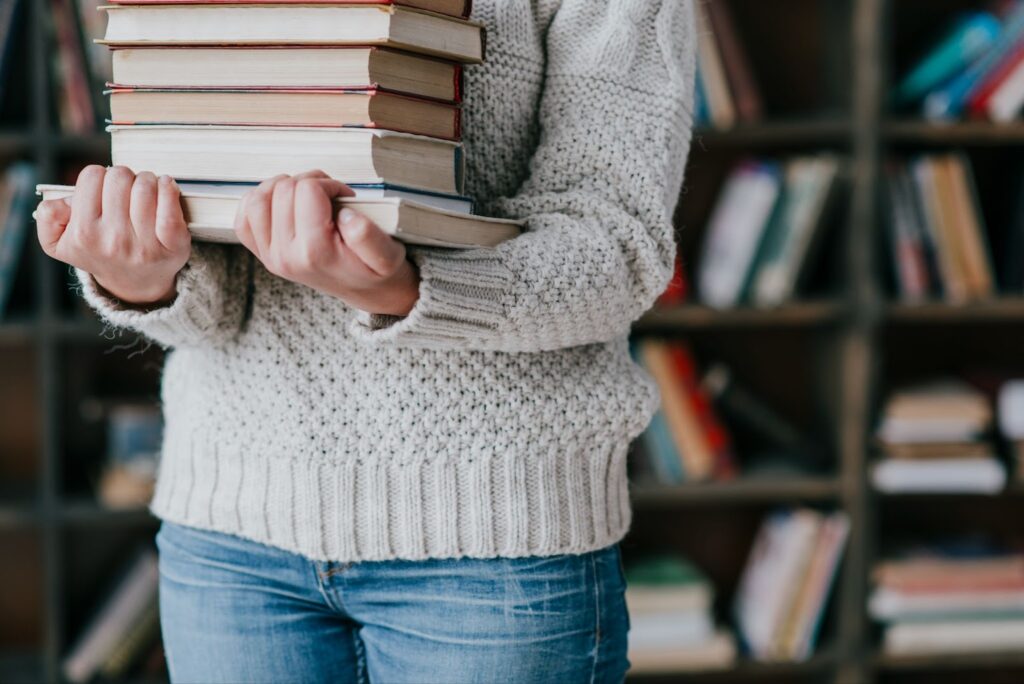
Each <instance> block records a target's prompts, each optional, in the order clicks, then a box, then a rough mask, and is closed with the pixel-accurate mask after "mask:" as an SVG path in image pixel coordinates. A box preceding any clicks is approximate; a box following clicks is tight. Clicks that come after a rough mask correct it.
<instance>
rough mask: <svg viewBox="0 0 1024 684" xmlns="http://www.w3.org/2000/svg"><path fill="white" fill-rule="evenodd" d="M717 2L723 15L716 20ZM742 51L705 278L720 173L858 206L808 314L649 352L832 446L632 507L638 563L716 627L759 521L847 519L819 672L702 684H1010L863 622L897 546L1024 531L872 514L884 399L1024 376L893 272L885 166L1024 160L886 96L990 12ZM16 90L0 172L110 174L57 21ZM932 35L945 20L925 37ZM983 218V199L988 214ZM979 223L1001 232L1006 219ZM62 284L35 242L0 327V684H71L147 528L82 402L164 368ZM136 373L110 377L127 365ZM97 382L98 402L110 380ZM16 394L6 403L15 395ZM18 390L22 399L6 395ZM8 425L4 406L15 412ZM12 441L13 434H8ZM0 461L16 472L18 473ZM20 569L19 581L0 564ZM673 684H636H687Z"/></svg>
mask: <svg viewBox="0 0 1024 684" xmlns="http://www.w3.org/2000/svg"><path fill="white" fill-rule="evenodd" d="M716 1H721V0H716ZM727 1H728V2H729V3H730V6H731V7H732V9H733V12H734V15H735V17H736V20H737V24H738V26H739V28H740V32H741V34H742V35H743V37H744V38H745V39H749V41H748V42H749V45H747V49H748V51H749V53H750V54H751V56H752V57H753V62H754V69H755V72H756V73H755V75H756V77H757V78H758V81H759V83H760V84H761V86H762V88H763V90H764V94H765V105H766V111H767V116H766V117H765V120H764V123H758V124H749V125H742V126H738V127H736V128H734V129H731V130H728V131H720V130H713V129H699V130H697V131H695V134H694V143H693V151H692V154H691V159H690V170H689V172H688V175H687V181H686V183H687V188H686V190H685V194H684V196H683V198H682V203H681V208H680V213H679V224H680V227H681V228H682V229H683V230H682V233H681V236H682V237H681V247H682V250H683V253H684V255H687V256H688V258H690V259H691V260H692V257H693V255H694V253H695V250H696V247H697V245H698V244H699V238H700V236H701V229H700V226H701V225H702V223H703V221H704V220H705V219H706V218H707V214H708V212H709V211H710V206H711V204H712V202H713V200H714V196H715V193H716V191H717V189H718V187H719V186H720V184H721V181H722V178H723V177H724V174H725V172H726V171H727V169H728V168H729V166H730V165H731V164H732V163H733V162H735V161H736V160H737V159H739V158H742V157H743V156H746V155H748V154H752V155H785V154H790V153H801V152H808V151H815V150H832V151H836V152H839V153H841V154H843V155H845V156H847V157H848V158H849V159H850V161H851V175H850V179H849V180H850V182H849V195H848V197H847V199H846V202H845V204H844V205H843V210H842V212H843V213H842V215H841V217H840V220H839V221H838V224H837V225H836V226H834V227H833V231H832V232H833V233H834V235H833V236H832V239H831V240H830V245H829V246H828V249H827V250H826V251H825V252H824V253H823V257H822V259H823V264H822V268H821V270H822V277H821V278H816V283H815V287H814V295H813V296H812V297H811V298H809V299H807V300H805V301H798V302H794V303H791V304H787V305H785V306H782V307H779V308H778V309H772V310H757V309H752V308H739V309H736V310H730V311H715V310H711V309H707V308H705V307H701V306H697V305H687V306H683V307H679V308H677V309H673V310H668V311H658V312H654V313H651V314H649V315H647V316H645V317H644V318H643V320H642V321H640V323H638V324H637V326H636V329H635V332H636V335H638V336H655V337H665V338H673V339H686V340H687V341H689V342H690V343H691V345H692V346H693V347H694V349H695V351H696V352H697V355H698V357H699V358H701V357H711V358H715V359H718V358H724V359H725V360H727V361H728V362H729V363H730V365H733V366H735V367H736V369H737V373H738V374H741V375H742V376H743V378H744V379H745V380H748V379H749V381H750V382H751V383H752V384H753V385H754V386H756V388H757V389H758V390H763V391H764V392H765V393H766V396H767V397H769V398H770V399H771V400H773V401H774V402H776V403H778V405H780V406H782V407H784V408H785V409H786V410H787V412H789V413H790V414H794V415H797V416H798V417H799V418H800V424H801V426H803V427H805V428H806V429H808V430H812V431H814V432H815V433H816V434H817V435H819V436H820V437H821V438H822V439H823V441H824V442H825V443H826V445H827V447H828V452H829V462H830V463H831V465H832V467H831V469H830V470H829V471H828V472H825V473H822V474H815V475H810V476H809V475H801V476H793V477H781V478H780V477H773V478H770V477H747V478H741V479H739V480H737V481H735V482H728V483H716V484H708V485H698V484H692V485H684V486H679V487H673V488H650V487H645V488H641V487H638V488H636V489H635V491H634V504H635V509H636V514H635V525H634V529H633V532H632V534H631V536H630V537H629V538H628V539H627V541H626V542H625V544H624V551H625V553H626V555H627V557H628V556H629V555H630V554H633V553H638V552H641V551H644V550H646V549H650V548H672V549H678V550H680V551H683V552H685V553H687V555H691V556H693V557H695V559H696V560H698V561H699V562H700V563H701V565H702V566H704V567H707V568H708V570H709V574H711V576H712V577H713V579H714V580H715V581H716V585H717V588H718V590H719V600H720V603H722V604H723V605H722V606H720V612H724V610H725V609H724V606H725V604H726V602H727V600H728V599H729V597H730V595H731V592H732V591H733V590H734V588H735V583H736V581H737V576H738V573H739V571H740V569H741V567H742V564H743V560H744V557H745V554H746V552H747V550H748V547H749V544H750V540H751V538H752V536H753V534H754V532H755V531H756V526H757V522H758V521H759V520H760V518H761V516H763V514H764V513H765V512H766V511H768V510H771V509H772V508H775V507H777V506H783V505H790V504H806V505H809V506H812V507H820V508H840V509H842V510H844V511H846V512H847V513H848V515H849V516H850V519H851V521H852V523H853V527H852V535H851V538H850V541H849V546H848V547H847V553H846V554H845V557H844V561H843V567H842V572H841V575H840V578H839V582H838V583H837V586H836V589H835V591H834V592H833V597H832V599H831V603H830V606H829V608H828V610H827V616H826V624H825V628H824V631H823V638H822V641H821V644H820V647H819V650H818V652H817V654H815V655H814V657H813V658H811V659H810V660H809V661H807V662H804V663H795V664H779V665H771V664H759V663H754V662H749V661H745V660H741V661H740V662H739V663H738V664H737V666H736V667H735V668H733V669H730V670H728V671H724V672H697V673H693V674H687V675H686V677H685V681H694V682H705V681H706V682H835V683H837V684H855V683H859V682H917V681H928V682H936V681H950V682H955V681H962V680H964V679H966V678H967V677H972V678H973V679H974V681H977V682H979V683H981V682H988V681H992V682H998V681H1019V680H1020V677H1021V676H1022V675H1024V658H1022V657H1021V656H1020V655H1019V654H1008V655H1005V656H999V655H977V656H956V657H952V656H950V657H929V658H913V659H904V658H898V659H897V658H891V657H887V656H883V655H881V654H880V653H879V651H878V649H877V646H876V644H877V639H878V634H877V630H876V628H875V627H874V626H873V625H872V623H871V622H870V621H869V620H868V618H867V616H866V614H865V603H866V597H867V594H868V590H869V588H870V587H869V569H870V567H871V564H872V563H873V561H874V560H875V559H876V558H877V557H878V556H879V554H880V553H881V550H882V549H883V548H885V546H886V545H887V544H889V543H891V542H892V541H894V540H896V539H898V538H901V537H904V536H910V537H912V536H915V535H920V534H929V533H939V532H942V531H943V530H944V528H947V527H949V526H951V525H952V526H957V525H958V526H961V527H966V528H970V527H971V526H975V527H986V526H988V527H991V528H992V529H995V530H999V531H1000V532H1004V533H1006V534H1008V535H1012V534H1013V533H1014V530H1013V529H1012V528H1013V523H1015V522H1017V521H1019V520H1021V516H1022V514H1024V489H1021V488H1019V487H1016V488H1011V489H1010V490H1009V491H1007V492H1006V493H1004V494H1002V495H1000V496H997V497H931V496H879V495H877V494H876V493H874V492H873V491H872V490H871V489H870V487H869V485H868V482H867V477H866V473H867V464H868V459H869V455H870V454H869V452H870V443H869V431H870V427H871V425H872V423H873V420H874V417H875V412H876V411H877V408H878V404H879V400H880V398H881V397H883V396H884V394H885V391H886V390H887V389H888V388H889V387H891V386H892V385H893V384H894V383H896V382H898V381H902V380H904V379H908V378H913V377H914V376H915V375H918V374H922V373H926V372H928V371H935V370H942V369H946V368H958V367H960V366H961V365H964V364H967V363H969V362H970V361H971V359H972V358H984V359H986V360H989V361H991V362H993V363H994V364H996V365H999V366H1000V367H1008V368H1011V369H1013V368H1017V369H1019V370H1022V371H1024V368H1022V365H1024V364H1022V362H1021V361H1019V360H1018V359H1019V358H1020V349H1021V348H1022V347H1024V298H1021V297H1005V298H997V299H993V300H991V301H986V302H980V303H975V304H971V305H969V306H951V305H948V304H943V303H928V304H923V305H918V306H909V305H904V304H900V303H896V302H894V301H892V299H891V295H890V294H889V292H890V289H889V286H888V284H887V282H886V278H885V275H884V273H885V270H886V268H885V263H884V260H883V258H882V257H881V256H880V244H881V240H882V236H883V228H882V222H881V216H882V212H881V208H880V206H879V199H878V198H879V193H878V190H879V176H880V162H881V160H882V159H884V157H885V156H886V155H887V154H888V152H889V151H890V150H916V149H945V148H963V149H965V150H967V152H968V154H969V155H970V156H971V157H972V160H973V159H975V158H976V159H977V160H978V161H979V163H981V164H982V165H983V166H985V167H986V168H988V169H989V173H991V169H992V168H993V167H998V165H999V164H1000V163H1001V162H1002V160H1005V159H1006V158H1007V157H1008V156H1009V155H1012V154H1016V153H1019V152H1020V151H1021V149H1022V148H1024V124H1021V123H1015V124H1007V125H999V126H996V125H990V124H982V123H973V122H972V123H957V124H950V125H944V126H935V125H931V124H927V123H923V122H921V121H920V120H916V119H908V118H906V117H905V116H902V115H900V116H894V115H890V114H889V113H888V112H887V111H886V109H885V107H884V104H883V102H884V93H885V92H886V88H887V84H888V83H889V82H890V81H891V79H892V76H893V74H895V73H901V72H902V70H903V69H904V68H905V66H906V64H907V63H908V62H909V60H911V59H912V58H913V56H914V54H915V51H916V50H918V48H920V46H921V43H922V41H925V40H926V39H927V35H926V34H927V33H928V31H927V30H926V29H927V26H925V25H930V26H934V25H936V24H937V23H939V22H940V21H941V20H942V19H943V18H944V17H946V16H949V15H950V14H951V13H953V12H955V11H957V10H960V9H963V8H967V7H979V6H981V5H982V4H983V3H982V2H981V1H980V0H778V2H772V3H766V2H763V1H762V0H727ZM24 3H25V9H26V10H27V11H26V12H24V13H23V16H22V18H21V19H22V21H23V28H24V30H23V31H22V35H23V39H22V43H23V44H22V45H19V46H18V50H19V52H18V53H17V54H18V57H19V58H18V59H16V60H15V65H16V66H15V68H16V69H18V70H20V71H22V72H23V73H19V74H17V75H15V78H16V83H17V84H18V87H19V89H18V90H16V91H12V92H20V93H24V94H25V96H26V97H25V98H24V103H23V104H21V105H19V106H17V107H15V108H14V111H13V112H10V113H7V112H5V118H4V119H2V120H0V159H3V160H5V161H6V160H13V159H30V160H32V161H34V162H35V164H36V165H37V167H38V169H39V173H40V178H41V180H44V181H47V182H54V181H57V180H59V177H58V174H59V173H60V171H61V169H62V168H63V167H64V165H65V164H68V163H74V162H104V161H106V160H107V155H108V139H107V137H106V136H105V135H104V134H102V133H95V134H89V135H84V136H69V135H65V134H63V133H61V132H60V131H59V130H58V127H57V124H56V117H55V116H54V115H53V97H52V92H51V87H50V84H51V78H50V75H49V61H50V55H51V53H52V49H53V45H52V41H51V38H50V36H49V35H48V32H47V30H46V17H47V12H49V8H48V5H49V3H48V2H46V1H45V0H24ZM924 13H928V14H929V16H930V17H932V18H933V19H934V20H932V19H929V21H927V22H922V21H920V20H919V19H918V20H915V17H919V15H923V14H924ZM986 199H987V197H986V196H983V201H984V200H986ZM993 202H994V204H993V207H991V208H989V207H986V211H990V210H991V211H992V212H995V213H996V215H998V213H999V212H1001V211H1003V209H1002V208H1000V207H999V206H996V205H998V203H999V202H998V198H995V199H994V200H993ZM66 283H67V280H66V274H65V271H64V269H62V268H61V267H60V266H59V265H58V264H55V263H53V262H51V261H49V260H48V259H47V258H45V257H44V256H43V255H42V253H41V252H40V251H39V250H38V248H36V247H35V244H34V242H31V241H30V245H29V247H28V249H27V250H26V255H25V262H24V267H23V268H22V269H21V274H20V275H19V285H18V286H17V289H16V290H15V297H16V299H17V300H18V302H19V305H18V306H15V307H14V310H13V311H12V312H11V314H10V316H8V318H6V319H3V320H2V321H0V349H2V350H3V356H2V357H0V378H3V379H4V382H3V383H0V406H2V407H6V406H7V405H9V404H11V403H12V402H11V396H14V395H16V397H17V398H18V400H19V403H20V405H21V406H22V408H21V410H20V411H19V412H17V414H16V415H14V416H10V417H6V418H5V417H3V416H2V413H3V412H0V483H2V485H0V557H2V558H4V559H5V560H4V561H3V562H0V681H11V682H18V681H25V682H59V681H61V678H60V675H59V671H60V670H59V668H60V662H61V659H62V657H63V655H64V654H65V653H66V652H67V649H68V646H69V643H70V641H72V640H73V639H74V637H75V636H76V634H77V631H78V630H80V629H81V627H82V624H83V622H84V620H85V619H86V618H87V613H88V611H89V609H90V602H91V600H93V599H94V597H95V595H96V593H97V592H99V591H101V590H102V589H103V587H104V584H105V580H106V579H107V578H108V577H109V576H110V574H111V573H113V572H116V570H117V569H118V567H119V566H120V564H121V563H122V562H123V561H124V560H125V558H126V556H127V554H129V553H130V552H131V550H132V548H133V547H134V545H135V544H137V543H138V542H141V541H144V540H145V539H147V538H148V537H151V535H152V533H153V532H154V530H155V529H156V523H155V521H154V520H153V519H152V518H151V517H150V516H149V515H148V514H146V513H145V512H141V511H134V512H133V511H128V512H112V511H108V510H106V509H104V508H102V507H101V506H100V505H98V504H97V503H96V502H95V500H94V499H93V498H92V497H91V495H90V493H89V480H90V478H91V476H92V470H91V469H92V468H94V466H95V465H96V463H97V462H98V459H97V455H96V454H95V453H94V452H95V451H96V450H97V449H98V447H99V445H101V444H102V438H101V437H98V436H97V435H96V434H95V433H96V429H95V426H93V427H89V426H83V425H81V424H80V421H79V418H78V417H77V416H76V411H75V407H76V402H79V401H81V399H82V398H83V396H82V395H83V393H86V392H88V393H94V392H100V393H103V394H105V395H109V396H114V395H120V394H129V395H131V396H133V397H145V398H153V397H155V393H156V389H157V387H156V382H157V377H158V366H159V362H160V356H159V354H158V353H156V352H155V351H154V350H153V349H150V350H148V351H146V352H145V353H141V354H140V353H139V352H140V350H141V347H140V346H139V345H137V344H136V343H134V341H133V340H132V339H131V338H130V337H128V336H111V335H110V334H108V333H104V331H103V328H102V326H101V325H100V324H99V323H98V322H97V321H96V320H94V319H92V318H90V317H89V316H88V315H87V314H86V313H85V312H83V311H82V309H81V308H80V307H79V306H78V305H76V304H75V302H74V296H73V295H72V294H71V293H69V291H68V288H67V287H66ZM125 364H127V365H126V366H125V368H126V370H123V371H122V372H119V373H115V372H110V373H109V374H108V371H110V369H111V368H112V367H114V366H122V365H125ZM104 378H106V379H104ZM8 379H13V382H10V383H8V382H7V380H8ZM10 388H13V389H10ZM4 402H7V403H4ZM2 421H6V422H2ZM5 454H7V455H5ZM8 559H11V560H8ZM680 679H682V676H680V675H664V676H657V677H655V676H645V677H642V678H641V677H637V680H638V681H640V680H649V681H666V682H669V681H679V680H680Z"/></svg>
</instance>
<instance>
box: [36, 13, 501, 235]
mask: <svg viewBox="0 0 1024 684" xmlns="http://www.w3.org/2000/svg"><path fill="white" fill-rule="evenodd" d="M102 9H103V10H104V12H105V13H106V16H107V25H106V31H105V33H104V38H103V42H104V43H105V44H106V45H108V46H109V47H111V48H112V50H113V53H112V66H111V73H112V78H113V83H111V84H110V86H109V89H108V91H107V94H108V95H109V99H110V112H111V122H112V125H111V126H110V127H109V128H108V130H109V131H110V133H111V157H112V160H113V163H114V164H117V165H124V166H127V167H129V168H131V169H134V170H136V171H142V170H147V171H152V172H154V173H157V174H167V175H170V176H173V177H175V178H176V179H178V180H179V181H186V183H184V184H183V195H184V198H185V208H186V211H187V215H188V216H189V217H190V223H191V224H192V225H191V228H192V229H193V232H194V234H195V235H196V236H197V237H198V238H200V239H204V238H205V239H214V240H222V241H235V237H234V234H233V231H232V230H231V226H232V223H233V222H232V220H231V219H232V217H233V215H234V209H235V206H236V204H237V200H238V196H239V195H240V194H241V193H242V192H243V191H244V190H245V189H247V188H248V187H251V184H253V183H256V182H259V181H262V180H264V179H266V178H270V177H273V176H275V175H278V174H282V173H284V174H295V173H299V172H302V171H308V170H310V169H314V168H319V169H321V170H323V171H324V172H326V173H327V175H329V176H331V177H332V178H336V179H338V180H341V181H343V182H345V183H347V184H348V185H350V186H352V187H353V189H354V190H355V191H356V197H355V198H352V199H346V200H342V203H346V204H351V205H353V207H354V208H356V209H358V210H360V211H362V212H363V213H366V214H368V215H370V218H371V219H373V220H375V221H376V222H377V223H378V224H379V225H380V226H381V228H383V229H385V230H387V231H389V232H391V233H392V234H394V235H395V236H396V237H399V238H400V239H405V240H407V241H410V242H419V243H424V244H432V245H440V246H450V247H458V246H476V245H493V244H497V243H498V242H500V241H502V240H504V239H507V238H510V237H514V236H515V235H517V234H518V232H519V224H518V223H517V222H515V221H499V220H491V219H484V218H473V217H470V216H469V214H470V212H471V210H472V200H471V199H470V198H468V197H466V196H465V195H464V191H465V178H464V174H463V168H464V160H463V158H462V146H461V144H460V140H461V136H462V131H461V109H460V104H461V101H462V97H463V93H462V85H461V83H462V79H461V75H462V68H463V66H464V65H467V64H479V63H480V62H481V61H482V60H483V57H484V52H483V51H484V31H483V27H482V25H480V24H477V23H474V22H471V21H469V20H468V19H467V18H466V13H467V12H468V10H469V5H468V3H466V2H462V1H459V2H453V0H393V1H392V0H388V1H387V2H378V3H372V4H367V3H365V2H356V1H354V0H337V1H335V2H320V3H298V2H273V3H272V2H256V3H253V2H247V3H241V2H219V3H216V4H201V3H193V2H179V3H173V4H165V3H158V2H151V1H150V0H119V1H118V2H116V4H114V5H112V6H108V7H103V8H102ZM83 82H85V81H84V80H83ZM40 190H41V192H43V195H44V198H54V197H59V196H64V195H67V194H68V193H70V189H69V188H66V187H50V186H47V187H43V188H41V189H40Z"/></svg>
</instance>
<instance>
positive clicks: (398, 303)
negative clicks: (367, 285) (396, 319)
mask: <svg viewBox="0 0 1024 684" xmlns="http://www.w3.org/2000/svg"><path fill="white" fill-rule="evenodd" d="M419 300H420V274H419V272H418V271H417V270H416V267H415V266H413V265H412V262H410V261H406V262H405V264H404V265H403V266H402V268H401V269H400V270H399V272H398V273H397V274H395V279H394V283H393V285H392V287H389V288H387V296H386V297H382V298H381V301H379V302H376V303H375V306H372V307H370V309H371V310H370V313H374V314H380V315H385V316H408V315H409V312H410V311H412V309H413V307H414V306H416V302H418V301H419Z"/></svg>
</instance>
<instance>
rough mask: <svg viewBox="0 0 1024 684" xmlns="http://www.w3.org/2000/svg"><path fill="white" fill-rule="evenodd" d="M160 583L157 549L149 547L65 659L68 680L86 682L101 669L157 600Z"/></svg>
mask: <svg viewBox="0 0 1024 684" xmlns="http://www.w3.org/2000/svg"><path fill="white" fill-rule="evenodd" d="M158 583H159V570H158V567H157V557H156V552H155V551H153V550H151V549H148V548H147V549H145V550H144V551H141V552H140V553H139V554H138V555H137V556H136V557H135V559H134V560H133V561H132V563H131V565H130V566H129V567H128V569H127V570H126V571H125V573H124V576H123V577H122V578H121V580H120V581H119V582H118V583H117V585H116V586H115V587H114V589H113V590H112V591H111V593H110V594H109V595H108V596H107V598H106V599H105V600H104V602H103V603H102V605H101V606H100V608H99V610H98V612H97V613H96V614H95V615H94V616H93V618H92V620H90V621H89V623H88V625H87V626H86V627H85V629H84V630H83V632H82V634H81V636H80V637H79V638H78V639H77V640H76V642H75V643H74V645H73V646H72V648H71V650H70V652H69V653H68V655H67V657H66V658H65V659H64V662H63V664H62V671H63V674H64V677H65V678H67V679H68V681H70V682H74V683H75V684H80V683H84V682H87V681H89V680H91V679H92V678H93V677H94V676H95V675H96V674H97V673H98V672H99V670H100V669H101V668H102V667H103V664H104V663H106V662H107V661H108V659H109V658H110V657H111V656H112V655H114V654H115V652H116V651H117V648H118V644H120V643H121V642H122V640H124V639H125V638H126V637H128V636H129V634H130V631H131V629H132V627H133V626H135V625H137V624H138V623H139V620H140V618H141V617H142V616H143V615H144V614H145V612H146V611H147V610H148V609H149V608H150V606H151V605H152V604H154V603H155V602H156V600H157V585H158Z"/></svg>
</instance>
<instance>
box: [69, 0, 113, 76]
mask: <svg viewBox="0 0 1024 684" xmlns="http://www.w3.org/2000/svg"><path fill="white" fill-rule="evenodd" d="M105 4H107V3H106V1H105V0H76V8H77V9H78V22H79V26H80V27H81V29H82V43H83V45H84V46H85V63H86V66H87V67H88V71H89V75H90V76H91V77H92V80H91V84H90V88H89V89H90V91H91V92H92V93H94V94H95V93H98V92H100V91H101V90H103V86H104V84H105V83H108V82H109V81H112V80H113V69H112V64H111V56H110V50H109V49H107V46H106V45H103V44H101V43H97V42H96V41H97V40H100V39H102V38H103V34H104V33H105V32H106V29H107V25H106V15H105V14H104V13H103V12H101V11H100V7H102V6H103V5H105Z"/></svg>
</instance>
